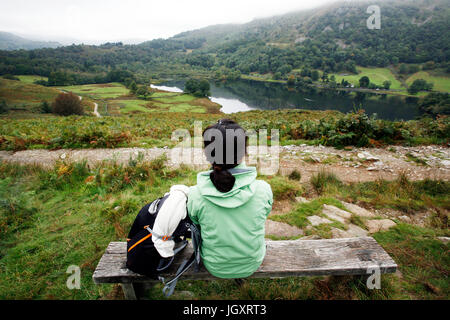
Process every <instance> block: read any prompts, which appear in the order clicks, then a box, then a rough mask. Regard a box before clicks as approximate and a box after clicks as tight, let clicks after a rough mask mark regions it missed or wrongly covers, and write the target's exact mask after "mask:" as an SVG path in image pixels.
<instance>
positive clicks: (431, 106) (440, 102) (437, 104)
mask: <svg viewBox="0 0 450 320" xmlns="http://www.w3.org/2000/svg"><path fill="white" fill-rule="evenodd" d="M419 109H420V110H421V111H422V112H424V113H426V114H429V115H431V116H433V117H435V116H437V115H438V114H442V115H450V94H448V93H439V92H433V93H430V94H428V95H427V96H426V97H425V98H423V99H422V100H421V101H420V102H419Z"/></svg>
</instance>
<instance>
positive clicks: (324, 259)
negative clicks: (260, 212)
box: [93, 237, 397, 283]
mask: <svg viewBox="0 0 450 320" xmlns="http://www.w3.org/2000/svg"><path fill="white" fill-rule="evenodd" d="M266 244H267V253H266V257H265V259H264V262H263V263H262V265H261V267H260V268H259V269H258V270H257V271H256V272H255V273H254V274H253V275H252V278H280V277H289V276H319V275H364V274H367V270H368V268H370V267H374V266H378V267H379V268H380V271H381V273H394V272H395V271H396V270H397V265H396V263H395V262H394V261H393V260H392V258H391V257H390V256H389V255H388V254H387V253H386V251H384V249H383V248H382V247H381V246H380V245H379V244H378V243H377V242H376V241H375V240H374V239H373V238H371V237H361V238H349V239H330V240H293V241H292V240H287V241H266ZM191 253H192V247H191V246H189V247H188V248H186V249H185V250H184V251H183V252H182V253H180V255H179V257H178V258H177V259H176V261H175V262H174V265H173V266H172V267H171V268H170V269H169V270H168V271H167V272H166V273H164V274H162V276H163V277H167V278H171V277H172V276H173V275H174V273H175V272H176V270H177V269H178V266H179V264H180V263H181V262H182V261H183V260H184V259H186V258H189V257H190V256H191ZM125 262H126V243H125V242H112V243H110V245H109V246H108V248H107V249H106V252H105V254H104V255H103V257H102V258H101V260H100V262H99V264H98V266H97V269H96V270H95V272H94V275H93V279H94V282H95V283H131V282H134V283H138V282H153V281H155V280H154V279H149V278H147V277H144V276H141V275H138V274H135V273H133V272H132V271H130V270H128V269H127V268H126V266H125ZM183 279H184V280H189V279H195V280H208V279H214V277H213V276H212V275H211V274H209V273H208V271H207V270H206V269H205V268H204V267H202V268H201V270H200V271H199V272H198V273H195V272H194V270H192V269H191V270H188V271H187V272H186V273H185V274H184V275H183Z"/></svg>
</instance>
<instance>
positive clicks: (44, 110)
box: [40, 101, 52, 113]
mask: <svg viewBox="0 0 450 320" xmlns="http://www.w3.org/2000/svg"><path fill="white" fill-rule="evenodd" d="M40 110H41V113H52V107H51V106H50V104H49V103H48V102H47V101H42V103H41V105H40Z"/></svg>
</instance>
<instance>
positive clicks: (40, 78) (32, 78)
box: [17, 76, 48, 83]
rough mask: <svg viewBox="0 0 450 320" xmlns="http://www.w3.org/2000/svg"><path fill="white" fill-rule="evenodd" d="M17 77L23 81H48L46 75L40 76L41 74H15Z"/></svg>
mask: <svg viewBox="0 0 450 320" xmlns="http://www.w3.org/2000/svg"><path fill="white" fill-rule="evenodd" d="M17 78H19V79H20V81H21V82H25V83H34V82H35V81H38V80H43V81H48V78H47V77H41V76H17Z"/></svg>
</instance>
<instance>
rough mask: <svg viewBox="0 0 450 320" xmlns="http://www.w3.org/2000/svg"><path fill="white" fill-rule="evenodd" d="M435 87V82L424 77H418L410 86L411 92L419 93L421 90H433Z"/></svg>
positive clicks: (409, 90) (409, 91)
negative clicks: (429, 81)
mask: <svg viewBox="0 0 450 320" xmlns="http://www.w3.org/2000/svg"><path fill="white" fill-rule="evenodd" d="M432 89H433V84H432V83H428V82H426V81H425V80H424V79H416V80H414V82H413V83H412V84H411V85H410V86H409V88H408V93H409V94H417V93H418V92H419V91H431V90H432Z"/></svg>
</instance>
